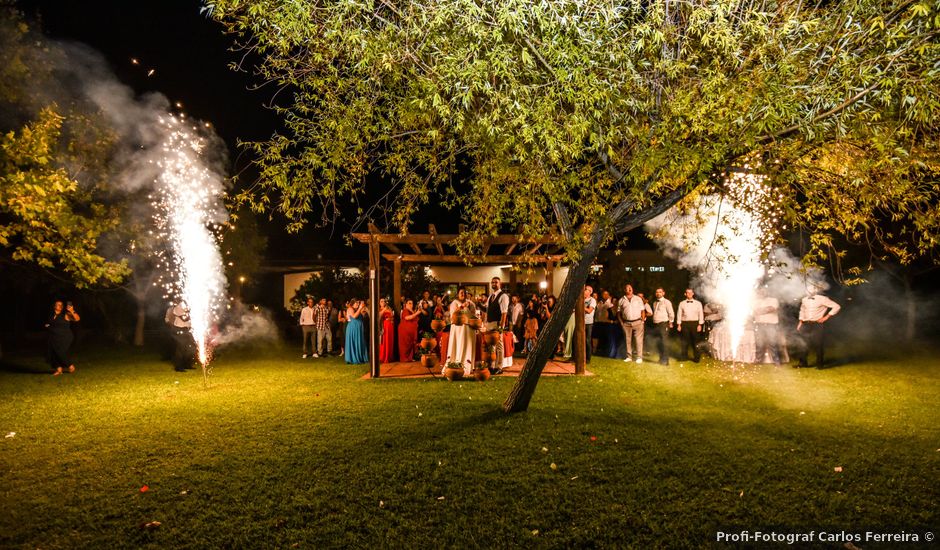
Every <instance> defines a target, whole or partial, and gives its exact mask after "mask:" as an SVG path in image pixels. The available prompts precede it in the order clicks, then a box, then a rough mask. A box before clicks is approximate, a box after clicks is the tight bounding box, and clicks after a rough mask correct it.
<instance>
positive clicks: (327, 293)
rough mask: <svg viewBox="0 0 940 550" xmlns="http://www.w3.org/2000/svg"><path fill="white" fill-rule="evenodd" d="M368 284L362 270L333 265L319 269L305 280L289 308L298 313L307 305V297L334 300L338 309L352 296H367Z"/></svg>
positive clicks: (361, 297)
mask: <svg viewBox="0 0 940 550" xmlns="http://www.w3.org/2000/svg"><path fill="white" fill-rule="evenodd" d="M366 292H367V286H366V280H365V277H364V276H363V274H362V272H361V271H360V272H354V271H350V270H347V269H344V268H340V267H331V268H327V269H323V270H322V271H318V272H316V273H314V274H313V275H311V276H310V278H309V279H307V280H306V281H304V283H303V284H302V285H300V288H298V289H297V292H295V293H294V297H293V298H292V299H291V301H290V305H289V306H288V310H289V311H290V312H291V313H298V312H300V310H301V309H302V308H303V307H304V305H306V301H307V298H313V299H314V300H319V299H320V298H326V299H327V300H332V301H333V305H334V306H336V308H337V309H341V308H342V305H343V304H345V303H346V301H347V300H349V299H351V298H359V299H360V300H361V299H363V298H365V297H366Z"/></svg>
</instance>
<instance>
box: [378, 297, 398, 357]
mask: <svg viewBox="0 0 940 550" xmlns="http://www.w3.org/2000/svg"><path fill="white" fill-rule="evenodd" d="M379 319H380V320H381V321H382V340H381V341H380V342H379V362H381V363H391V362H393V361H394V360H395V312H394V311H392V308H390V307H388V302H387V301H386V300H385V298H379Z"/></svg>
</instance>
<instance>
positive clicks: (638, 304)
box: [617, 284, 646, 363]
mask: <svg viewBox="0 0 940 550" xmlns="http://www.w3.org/2000/svg"><path fill="white" fill-rule="evenodd" d="M623 290H624V295H623V297H622V298H620V301H619V302H617V318H618V319H619V320H620V326H621V328H622V329H623V337H624V339H626V341H627V342H626V343H627V357H626V359H624V360H623V361H624V362H625V363H629V362H631V361H636V362H637V363H642V362H643V333H644V330H643V322H644V320H645V319H646V304H644V303H643V298H640V297H639V296H637V295H636V294H634V293H633V285H631V284H627V285H625V286H624V287H623ZM634 340H636V345H635V346H634V342H633V341H634ZM634 350H635V351H636V355H635V356H634V354H633V353H634Z"/></svg>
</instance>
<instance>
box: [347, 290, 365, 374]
mask: <svg viewBox="0 0 940 550" xmlns="http://www.w3.org/2000/svg"><path fill="white" fill-rule="evenodd" d="M365 307H366V304H365V302H360V301H359V300H357V299H355V298H353V299H352V300H350V301H349V305H348V306H347V307H346V349H345V350H344V351H345V352H346V362H347V363H349V364H351V365H358V364H362V363H368V362H369V348H368V347H366V330H365V326H364V324H363V319H364V316H363V312H364V311H365Z"/></svg>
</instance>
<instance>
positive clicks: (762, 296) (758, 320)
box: [754, 287, 780, 365]
mask: <svg viewBox="0 0 940 550" xmlns="http://www.w3.org/2000/svg"><path fill="white" fill-rule="evenodd" d="M779 309H780V301H779V300H777V299H776V298H774V297H773V296H768V295H767V289H766V288H764V287H760V288H758V289H757V301H756V303H755V304H754V326H755V327H756V328H757V334H756V335H755V336H756V338H755V340H756V344H757V345H756V348H757V349H756V350H755V351H756V353H755V354H754V356H755V361H756V362H757V363H763V362H764V358H765V357H766V356H767V354H768V353H770V359H771V360H772V361H773V362H774V365H779V364H780V335H779V334H778V332H777V326H778V325H779V324H780V318H779V316H778V315H777V311H778V310H779Z"/></svg>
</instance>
